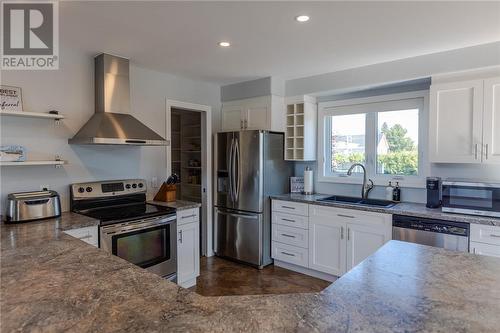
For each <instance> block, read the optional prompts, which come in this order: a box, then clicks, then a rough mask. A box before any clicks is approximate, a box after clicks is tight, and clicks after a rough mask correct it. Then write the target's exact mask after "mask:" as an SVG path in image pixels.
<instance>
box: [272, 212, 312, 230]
mask: <svg viewBox="0 0 500 333" xmlns="http://www.w3.org/2000/svg"><path fill="white" fill-rule="evenodd" d="M272 214H273V224H281V225H286V226H288V227H295V228H301V229H308V228H309V218H308V217H307V216H300V215H293V214H287V213H280V212H273V213H272Z"/></svg>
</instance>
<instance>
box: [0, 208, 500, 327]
mask: <svg viewBox="0 0 500 333" xmlns="http://www.w3.org/2000/svg"><path fill="white" fill-rule="evenodd" d="M95 224H96V221H95V220H92V219H88V218H85V217H82V216H81V215H76V214H72V213H64V214H63V216H62V217H60V218H58V219H50V220H45V221H38V222H32V223H24V224H18V225H6V224H2V225H1V228H0V230H1V250H2V251H1V281H2V284H1V289H0V291H1V300H0V305H1V323H0V329H1V330H2V332H13V331H17V332H32V331H37V332H62V331H73V332H118V331H120V332H238V331H239V332H261V331H262V332H291V331H294V332H311V331H316V332H325V331H328V332H347V331H349V332H351V331H356V332H375V331H376V332H417V331H418V332H458V331H459V332H498V327H500V318H499V317H498V314H499V313H500V260H499V259H497V258H490V257H485V256H476V255H472V254H467V253H458V252H450V251H446V250H443V249H439V248H432V247H427V246H421V245H416V244H410V243H403V242H398V241H390V242H389V243H387V244H386V245H385V246H383V247H382V248H381V249H379V250H378V251H377V252H376V253H375V254H373V255H372V256H370V257H368V258H367V259H366V260H365V261H363V262H362V263H361V264H359V265H358V266H356V267H355V268H353V269H352V270H351V271H349V272H348V273H347V274H345V275H344V276H342V277H341V278H340V279H338V280H337V281H336V282H335V283H333V284H332V285H330V287H328V288H326V289H325V290H324V291H322V292H321V293H309V294H287V295H255V296H228V297H203V296H200V295H198V294H196V293H194V292H191V291H189V290H186V289H183V288H181V287H178V286H177V285H175V284H174V283H171V282H169V281H166V280H163V279H161V278H160V277H158V276H156V275H154V274H152V273H150V272H148V271H146V270H143V269H141V268H139V267H136V266H134V265H132V264H130V263H128V262H126V261H124V260H122V259H120V258H118V257H115V256H112V255H110V254H108V253H107V252H105V251H102V250H100V249H97V248H94V247H92V246H90V245H88V244H86V243H84V242H82V241H80V240H77V239H76V238H73V237H71V236H68V235H66V234H64V233H62V232H61V231H62V230H63V229H71V228H73V227H81V226H88V225H95Z"/></svg>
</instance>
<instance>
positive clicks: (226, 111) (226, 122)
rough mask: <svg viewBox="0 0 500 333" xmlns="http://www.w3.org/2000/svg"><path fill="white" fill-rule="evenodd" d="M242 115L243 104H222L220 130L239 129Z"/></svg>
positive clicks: (241, 123)
mask: <svg viewBox="0 0 500 333" xmlns="http://www.w3.org/2000/svg"><path fill="white" fill-rule="evenodd" d="M243 115H244V113H243V105H238V104H229V105H223V106H222V112H221V130H222V131H239V130H240V129H242V128H243Z"/></svg>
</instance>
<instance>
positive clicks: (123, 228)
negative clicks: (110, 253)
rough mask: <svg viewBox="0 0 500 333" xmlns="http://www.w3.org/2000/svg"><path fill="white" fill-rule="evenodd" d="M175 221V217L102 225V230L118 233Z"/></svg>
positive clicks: (106, 232) (113, 233)
mask: <svg viewBox="0 0 500 333" xmlns="http://www.w3.org/2000/svg"><path fill="white" fill-rule="evenodd" d="M174 222H175V219H168V220H156V221H148V222H144V223H138V224H133V225H125V226H116V225H111V226H109V227H107V226H105V227H102V232H103V233H105V234H112V235H119V234H123V233H127V232H130V231H135V230H141V229H149V228H154V227H157V226H162V225H169V224H172V223H174Z"/></svg>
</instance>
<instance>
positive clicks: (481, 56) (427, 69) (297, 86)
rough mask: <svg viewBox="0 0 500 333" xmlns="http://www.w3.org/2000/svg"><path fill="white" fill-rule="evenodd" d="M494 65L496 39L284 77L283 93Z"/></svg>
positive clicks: (498, 51)
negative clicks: (409, 56) (392, 59)
mask: <svg viewBox="0 0 500 333" xmlns="http://www.w3.org/2000/svg"><path fill="white" fill-rule="evenodd" d="M388 52H390V50H389V51H388ZM496 65H500V42H495V43H490V44H483V45H478V46H472V47H467V48H462V49H458V50H451V51H446V52H439V53H433V54H428V55H423V56H418V57H413V58H407V59H401V60H396V61H390V62H385V63H380V64H374V65H369V66H364V67H358V68H353V69H348V70H344V71H339V72H333V73H326V74H321V75H315V76H310V77H305V78H300V79H294V80H288V81H286V82H285V93H286V96H296V95H302V94H315V95H326V94H338V93H346V92H351V91H355V90H361V89H367V88H373V87H377V86H380V85H382V84H389V83H397V82H403V81H408V80H414V79H420V78H426V77H430V76H432V75H435V74H439V73H447V72H455V71H462V70H468V69H474V68H481V67H488V66H496Z"/></svg>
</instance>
